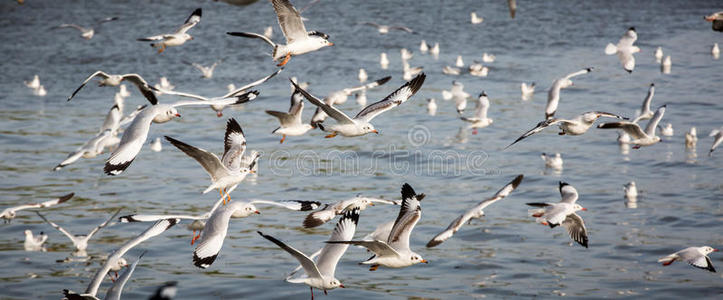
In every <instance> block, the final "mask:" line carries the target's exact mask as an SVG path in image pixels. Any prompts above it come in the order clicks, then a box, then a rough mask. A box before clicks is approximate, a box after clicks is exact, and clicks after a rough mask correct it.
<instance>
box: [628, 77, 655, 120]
mask: <svg viewBox="0 0 723 300" xmlns="http://www.w3.org/2000/svg"><path fill="white" fill-rule="evenodd" d="M653 96H655V83H651V84H650V87H649V88H648V95H647V96H645V99H644V100H643V105H642V107H640V114H639V115H638V116H637V117H635V119H634V120H633V123H638V122H640V121H641V120H649V119H650V118H652V117H653V115H655V112H654V111H652V110H650V103H652V102H653Z"/></svg>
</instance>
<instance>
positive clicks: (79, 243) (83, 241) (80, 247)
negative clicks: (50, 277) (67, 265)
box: [35, 209, 121, 256]
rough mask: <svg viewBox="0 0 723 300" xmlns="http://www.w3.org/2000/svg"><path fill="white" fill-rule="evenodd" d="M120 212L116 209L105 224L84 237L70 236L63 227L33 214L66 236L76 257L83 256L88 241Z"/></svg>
mask: <svg viewBox="0 0 723 300" xmlns="http://www.w3.org/2000/svg"><path fill="white" fill-rule="evenodd" d="M120 211H121V210H120V209H118V210H117V211H116V212H115V213H114V214H113V215H112V216H111V217H110V218H108V219H107V220H105V222H103V223H101V224H100V225H98V226H96V227H95V228H93V230H91V231H90V232H89V233H88V234H86V235H82V234H80V235H74V234H71V233H70V232H69V231H67V230H65V229H64V228H63V227H60V226H58V224H55V223H53V222H52V221H50V220H48V219H47V218H45V216H43V215H42V214H40V212H37V211H36V212H35V213H36V214H38V216H40V218H41V219H43V221H45V222H46V223H48V224H49V225H50V226H52V227H53V228H55V229H57V230H58V231H60V232H61V233H62V234H64V235H65V236H67V237H68V238H69V239H70V241H71V242H73V246H74V247H75V250H76V253H77V254H78V255H77V256H85V250H86V249H88V241H90V239H91V238H93V235H95V234H96V233H98V231H100V230H101V229H102V228H103V227H106V226H108V223H110V221H112V220H113V219H115V216H117V215H118V214H119V213H120Z"/></svg>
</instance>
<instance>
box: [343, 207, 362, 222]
mask: <svg viewBox="0 0 723 300" xmlns="http://www.w3.org/2000/svg"><path fill="white" fill-rule="evenodd" d="M346 219H351V221H352V222H354V225H358V224H359V208H358V207H356V208H353V209H347V210H346V211H345V212H344V215H343V216H342V217H341V219H339V223H341V222H343V221H344V220H346Z"/></svg>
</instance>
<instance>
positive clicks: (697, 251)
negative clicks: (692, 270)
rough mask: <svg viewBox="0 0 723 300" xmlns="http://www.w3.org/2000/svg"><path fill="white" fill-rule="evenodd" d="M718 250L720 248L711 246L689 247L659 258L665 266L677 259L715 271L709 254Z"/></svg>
mask: <svg viewBox="0 0 723 300" xmlns="http://www.w3.org/2000/svg"><path fill="white" fill-rule="evenodd" d="M713 252H718V249H713V247H710V246H703V247H688V248H685V249H683V250H680V251H678V252H675V253H673V254H671V255H668V256H666V257H663V258H661V259H658V262H659V263H663V266H668V265H670V264H672V263H673V262H674V261H676V260H680V261H684V262H687V263H688V264H690V265H691V266H694V267H696V268H699V269H703V270H708V271H710V272H713V273H715V268H714V267H713V262H711V261H710V257H708V254H710V253H713Z"/></svg>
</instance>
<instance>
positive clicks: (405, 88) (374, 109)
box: [354, 73, 427, 122]
mask: <svg viewBox="0 0 723 300" xmlns="http://www.w3.org/2000/svg"><path fill="white" fill-rule="evenodd" d="M425 78H427V75H425V74H424V73H421V74H419V75H417V77H415V78H414V79H412V80H411V81H409V82H407V83H405V84H404V85H402V86H401V87H399V88H398V89H397V90H396V91H394V92H393V93H391V94H389V96H387V97H386V98H384V99H382V100H381V101H379V102H376V103H372V104H370V105H369V106H367V107H365V108H364V109H362V110H361V111H360V112H359V113H358V114H357V115H356V116H355V117H354V119H361V120H363V121H365V122H370V121H371V120H372V119H373V118H374V117H376V116H377V115H379V114H381V113H383V112H385V111H387V110H390V109H392V108H394V107H397V106H399V105H401V104H402V103H404V102H405V101H407V100H409V98H411V97H412V96H413V95H414V94H415V93H417V91H419V89H420V88H421V87H422V84H424V79H425Z"/></svg>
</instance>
